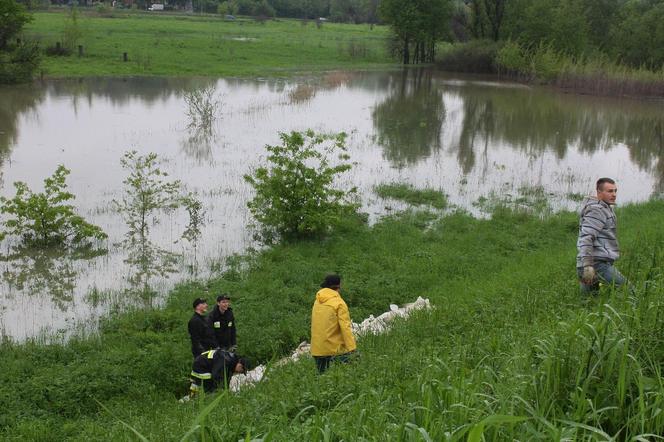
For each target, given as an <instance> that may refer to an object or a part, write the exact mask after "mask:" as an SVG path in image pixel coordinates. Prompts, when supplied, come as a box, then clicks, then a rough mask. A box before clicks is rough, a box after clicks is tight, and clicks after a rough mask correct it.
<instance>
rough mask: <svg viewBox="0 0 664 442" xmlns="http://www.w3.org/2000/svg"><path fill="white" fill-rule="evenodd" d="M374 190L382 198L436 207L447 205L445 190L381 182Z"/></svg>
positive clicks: (441, 207)
mask: <svg viewBox="0 0 664 442" xmlns="http://www.w3.org/2000/svg"><path fill="white" fill-rule="evenodd" d="M374 191H375V192H376V194H377V195H378V196H380V197H381V198H385V199H387V198H393V199H395V200H400V201H404V202H406V203H408V204H410V205H413V206H421V205H428V206H431V207H434V208H436V209H444V208H445V207H446V206H447V197H446V196H445V194H444V193H443V192H441V191H438V190H435V189H429V188H425V189H417V188H415V187H414V186H413V185H412V184H406V183H389V184H379V185H378V186H376V187H375V188H374Z"/></svg>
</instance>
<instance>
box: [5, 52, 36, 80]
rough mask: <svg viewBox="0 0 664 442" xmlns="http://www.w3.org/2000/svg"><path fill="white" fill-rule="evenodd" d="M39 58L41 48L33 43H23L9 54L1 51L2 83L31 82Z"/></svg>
mask: <svg viewBox="0 0 664 442" xmlns="http://www.w3.org/2000/svg"><path fill="white" fill-rule="evenodd" d="M39 58H40V57H39V46H37V44H36V43H33V42H23V43H21V44H20V45H17V46H16V47H14V48H13V49H12V50H11V51H9V52H2V51H0V83H5V84H12V83H23V82H26V81H30V80H31V79H32V75H33V73H34V72H35V70H36V69H37V67H38V66H39Z"/></svg>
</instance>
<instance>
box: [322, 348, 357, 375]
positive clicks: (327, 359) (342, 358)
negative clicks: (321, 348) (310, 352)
mask: <svg viewBox="0 0 664 442" xmlns="http://www.w3.org/2000/svg"><path fill="white" fill-rule="evenodd" d="M314 360H315V361H316V368H317V369H318V373H324V372H325V370H327V369H328V368H329V366H330V363H332V362H341V363H343V364H347V363H349V362H350V353H344V354H341V355H336V356H314Z"/></svg>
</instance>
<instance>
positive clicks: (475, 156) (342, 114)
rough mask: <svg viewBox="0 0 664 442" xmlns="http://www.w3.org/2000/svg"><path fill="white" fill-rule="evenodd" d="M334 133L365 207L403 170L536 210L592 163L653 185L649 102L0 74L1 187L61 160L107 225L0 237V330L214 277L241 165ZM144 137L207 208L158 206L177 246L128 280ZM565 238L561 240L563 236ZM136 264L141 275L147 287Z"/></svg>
mask: <svg viewBox="0 0 664 442" xmlns="http://www.w3.org/2000/svg"><path fill="white" fill-rule="evenodd" d="M205 88H207V90H210V91H212V93H213V98H214V100H215V101H216V102H218V103H219V106H218V111H217V118H216V119H214V120H213V122H212V124H211V125H210V126H208V127H206V128H201V127H200V126H196V125H192V124H191V123H192V122H191V117H190V113H189V111H190V109H189V107H188V104H187V100H186V97H187V96H188V94H190V93H191V92H192V91H197V90H202V89H205ZM309 128H311V129H314V130H316V131H321V132H340V131H344V132H347V133H348V134H349V137H348V146H349V153H350V156H351V160H352V161H354V162H356V165H355V166H354V168H353V169H352V170H351V171H350V172H348V173H347V174H346V175H345V176H344V177H343V180H342V183H341V184H342V185H344V186H357V187H358V189H359V191H360V195H361V197H362V203H363V210H364V211H366V212H368V213H369V214H370V219H371V220H375V219H376V218H377V217H379V216H381V215H383V214H385V213H390V212H391V211H393V210H397V209H399V208H401V207H403V206H402V205H401V204H400V203H399V202H396V201H392V200H384V199H382V198H379V197H378V196H377V195H376V194H375V193H374V192H373V188H374V186H376V185H378V184H381V183H393V182H403V183H410V184H413V185H414V186H416V187H430V188H434V189H438V190H441V191H443V192H444V193H445V194H446V195H447V196H448V200H449V202H450V204H452V205H453V206H455V207H460V208H463V209H466V210H468V211H470V212H472V213H474V214H476V215H478V216H481V215H483V214H485V213H487V212H488V211H490V208H491V206H492V205H493V204H495V203H496V202H499V201H503V202H505V201H506V202H508V203H511V204H515V205H519V206H522V207H524V208H525V209H532V210H537V211H539V212H542V213H545V212H547V211H551V210H558V209H561V208H566V209H574V208H576V206H577V204H578V201H579V199H580V198H581V197H582V196H583V195H585V194H588V193H590V192H591V190H592V187H593V183H594V181H595V180H596V179H597V178H598V177H599V176H610V177H614V178H616V179H617V181H618V185H619V203H621V204H623V203H627V202H636V201H642V200H645V199H648V198H650V197H651V196H653V195H660V194H661V193H662V191H663V190H664V161H662V159H661V157H662V156H664V104H663V103H662V102H643V101H633V100H616V99H598V98H590V97H582V96H575V95H566V94H561V93H556V92H552V91H548V90H539V89H533V88H528V87H524V86H520V85H514V84H504V83H496V82H487V81H484V80H481V79H474V78H464V77H451V76H449V75H443V74H438V73H432V72H428V71H414V70H413V71H409V72H407V73H402V72H389V73H347V72H336V73H330V74H328V75H326V76H323V77H317V78H309V79H299V80H265V81H260V80H227V79H224V80H210V79H163V78H155V79H145V78H141V79H129V80H117V79H88V80H75V81H58V82H46V83H44V84H35V85H28V86H19V87H11V88H9V87H4V88H0V195H2V196H5V197H8V198H10V197H12V196H13V195H14V186H13V183H14V182H15V181H23V182H25V183H26V184H27V185H28V186H29V187H30V188H31V189H33V190H34V191H41V189H42V186H43V180H44V178H46V177H48V176H50V175H52V174H53V172H54V171H55V169H56V168H57V166H58V165H59V164H63V165H64V166H66V167H67V168H68V169H70V170H71V174H70V175H69V177H68V181H67V182H68V185H69V190H70V191H71V192H72V193H73V194H74V195H76V199H75V200H74V205H75V206H76V207H77V210H78V213H79V214H81V215H83V216H84V217H85V218H86V219H87V220H88V221H90V222H92V223H93V224H96V225H98V226H100V227H101V228H102V229H103V230H104V231H105V232H106V233H108V235H109V239H108V240H107V241H105V242H104V244H101V245H100V248H101V249H102V250H97V251H95V250H89V251H86V252H85V253H78V254H76V256H73V257H72V256H70V255H63V254H62V253H58V252H56V251H46V250H36V251H34V250H33V251H21V250H18V251H17V249H16V248H15V244H14V243H12V242H11V240H8V239H7V240H5V241H4V242H3V243H2V244H1V245H0V253H1V254H2V259H1V260H0V273H1V274H2V280H1V281H0V333H1V334H3V335H6V336H10V337H12V338H15V339H17V340H21V339H25V338H26V337H31V336H47V335H48V336H51V337H53V336H55V337H56V338H57V337H64V336H67V335H68V334H69V333H71V331H72V330H93V329H94V327H95V323H96V321H95V318H97V317H99V316H100V315H103V314H105V313H107V312H108V311H110V310H113V309H121V308H124V307H126V306H127V305H141V304H142V303H148V302H149V303H157V304H158V303H159V295H163V294H164V293H165V292H166V291H167V290H168V289H169V288H170V287H172V285H173V284H174V283H176V282H177V281H181V280H183V279H190V278H200V279H205V278H207V277H209V276H211V275H215V274H218V273H219V272H220V270H222V269H223V267H224V259H225V258H226V257H228V256H229V255H231V254H233V253H241V252H243V251H244V250H246V249H247V248H248V247H251V246H256V245H257V244H255V243H254V242H253V240H252V231H251V229H250V228H249V226H250V224H251V223H252V220H251V218H250V216H249V214H248V211H247V208H246V203H247V201H248V200H249V199H250V198H251V196H252V194H251V188H250V187H249V185H248V184H246V183H245V182H244V180H243V178H242V177H243V175H244V174H247V173H250V172H251V171H252V170H253V169H254V168H255V167H257V166H259V165H261V164H264V161H265V150H264V146H265V145H266V144H277V143H278V142H279V135H278V133H279V132H280V131H291V130H305V129H309ZM130 150H136V151H137V152H138V154H140V155H145V154H148V153H150V152H154V153H156V154H157V155H158V157H159V159H161V160H162V169H163V170H165V171H167V172H168V173H169V178H173V179H179V180H181V181H182V183H183V186H184V188H185V189H186V190H187V191H189V192H192V193H194V194H196V195H197V197H198V198H199V199H200V200H201V201H202V202H203V207H204V210H205V216H204V221H205V224H204V226H203V228H202V235H201V238H200V240H199V241H197V242H196V243H195V244H192V243H190V242H188V241H185V240H182V239H181V238H180V235H181V233H182V231H183V230H184V228H185V227H186V224H187V222H188V218H187V216H186V213H185V212H184V211H182V210H180V211H172V212H170V213H163V214H160V215H159V220H158V221H159V223H158V224H157V225H155V226H154V227H152V230H151V239H152V240H153V241H154V242H155V243H156V244H158V245H159V247H161V248H162V249H164V250H167V251H170V252H172V253H174V254H177V255H179V256H180V258H179V259H178V260H177V263H176V265H175V270H176V271H175V272H172V273H169V277H168V278H164V277H162V276H159V275H152V276H150V278H149V281H147V282H149V286H150V289H151V290H154V291H155V292H156V294H157V295H156V297H155V298H154V299H150V300H147V299H144V298H141V297H138V296H136V295H135V293H136V292H137V290H138V291H140V287H137V284H139V283H137V279H136V273H137V269H136V268H135V267H134V266H132V265H131V263H128V262H127V258H128V253H129V252H128V251H127V250H126V248H123V247H120V246H119V245H118V243H119V242H120V241H122V239H123V237H124V235H125V234H126V232H127V226H126V224H125V222H124V221H123V219H122V217H121V215H120V214H119V213H118V211H117V210H115V209H114V206H113V204H112V201H113V200H118V199H120V198H122V195H123V193H124V185H123V180H124V179H125V178H126V176H127V171H126V170H125V169H123V167H122V166H121V159H122V157H123V155H124V153H125V152H127V151H130ZM573 247H574V244H570V248H573ZM145 282H146V281H145V279H141V280H140V284H144V283H145Z"/></svg>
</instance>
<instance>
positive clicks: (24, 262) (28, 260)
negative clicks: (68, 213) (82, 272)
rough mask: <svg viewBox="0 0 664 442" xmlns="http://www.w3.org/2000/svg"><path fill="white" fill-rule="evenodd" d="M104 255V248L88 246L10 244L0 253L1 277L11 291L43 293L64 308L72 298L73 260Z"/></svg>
mask: <svg viewBox="0 0 664 442" xmlns="http://www.w3.org/2000/svg"><path fill="white" fill-rule="evenodd" d="M105 254H106V250H105V249H96V248H93V247H90V246H87V247H79V248H76V249H74V250H70V249H66V248H27V247H23V246H14V247H12V248H11V251H10V252H9V253H8V254H7V255H5V256H0V262H1V263H2V267H3V268H2V279H3V280H4V282H5V283H7V286H8V287H9V289H10V291H12V292H13V291H18V292H19V293H27V294H41V293H47V294H48V295H49V296H50V299H51V301H52V302H53V304H54V305H55V306H56V307H57V308H58V309H60V310H62V311H65V310H67V308H68V305H69V304H70V303H71V302H72V301H73V299H74V296H73V295H74V289H75V288H76V280H77V276H78V272H77V271H76V270H75V265H74V263H75V261H79V260H92V259H94V258H97V257H99V256H102V255H105Z"/></svg>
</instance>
